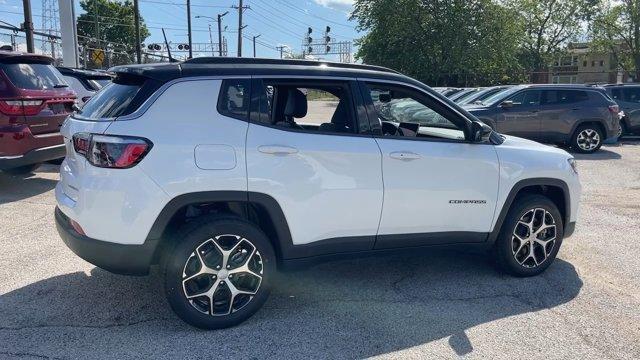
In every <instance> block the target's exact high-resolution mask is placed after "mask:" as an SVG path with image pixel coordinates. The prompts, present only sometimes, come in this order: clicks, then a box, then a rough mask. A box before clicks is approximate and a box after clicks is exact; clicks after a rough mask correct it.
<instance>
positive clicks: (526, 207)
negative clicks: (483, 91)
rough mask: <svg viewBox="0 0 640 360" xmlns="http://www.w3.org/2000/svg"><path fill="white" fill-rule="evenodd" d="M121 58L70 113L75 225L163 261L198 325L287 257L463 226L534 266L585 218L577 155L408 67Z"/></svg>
mask: <svg viewBox="0 0 640 360" xmlns="http://www.w3.org/2000/svg"><path fill="white" fill-rule="evenodd" d="M113 71H115V73H116V77H115V79H114V81H113V84H111V85H108V86H107V87H106V88H105V89H103V90H102V91H100V92H99V93H98V94H97V95H96V96H95V97H94V98H93V99H92V100H91V101H90V102H88V103H87V104H86V106H85V107H84V108H83V109H82V110H81V111H80V112H79V113H77V114H74V115H73V116H71V117H70V118H69V119H67V121H66V122H65V123H64V125H63V127H62V134H63V135H64V137H65V139H66V144H67V157H66V160H65V161H64V162H63V164H62V166H61V170H60V172H61V174H60V175H61V180H60V182H59V184H58V185H57V187H56V198H57V202H58V207H57V209H56V212H55V213H56V215H55V216H56V223H57V227H58V231H59V233H60V235H61V237H62V239H63V240H64V242H65V243H66V244H67V245H68V246H69V248H71V249H72V250H73V251H74V252H75V253H76V254H78V255H79V256H80V257H82V258H84V259H86V260H87V261H89V262H91V263H93V264H95V265H97V266H99V267H102V268H104V269H107V270H109V271H112V272H115V273H124V274H146V273H147V271H148V269H149V267H150V265H152V264H156V263H158V264H160V265H161V266H162V267H163V273H164V285H165V289H166V296H167V298H168V300H169V303H170V304H171V306H172V308H173V310H174V311H175V312H176V313H177V314H178V315H179V316H180V317H181V318H182V319H183V320H185V321H186V322H188V323H190V324H192V325H194V326H197V327H201V328H209V329H211V328H221V327H227V326H232V325H234V324H238V323H240V322H241V321H243V320H245V319H247V318H248V317H250V316H251V315H252V314H253V313H255V312H256V311H257V310H258V309H259V308H260V307H261V305H262V304H263V303H264V302H265V300H266V298H267V296H268V293H269V287H270V285H271V284H270V283H271V280H272V279H273V276H274V272H275V271H276V268H277V267H279V266H285V265H291V264H300V263H308V262H311V261H315V260H318V259H325V258H327V257H329V256H333V255H337V256H355V255H358V254H362V253H366V252H372V251H374V252H382V251H385V250H391V249H398V248H411V249H417V248H425V247H428V246H431V245H447V244H451V245H456V246H463V247H482V248H486V249H492V250H493V254H494V255H495V257H496V259H497V261H498V263H499V264H500V265H501V267H502V268H503V269H504V270H505V271H507V272H508V273H510V274H513V275H516V276H531V275H536V274H539V273H541V272H542V271H544V270H545V269H546V268H547V267H548V266H549V265H550V264H551V263H552V262H553V260H554V258H555V257H556V254H557V253H558V250H559V248H560V245H561V243H562V240H563V238H566V237H567V236H570V235H571V233H572V232H573V230H574V227H575V222H576V219H577V216H578V201H579V198H580V192H581V187H580V183H579V180H578V175H577V171H576V167H575V161H574V159H573V158H572V156H571V155H569V154H568V153H566V152H565V151H563V150H560V149H557V148H553V147H549V146H544V145H540V144H538V143H536V142H533V141H528V140H523V139H519V138H516V137H509V136H502V135H500V134H497V133H495V132H493V131H491V129H490V128H488V127H487V126H486V125H484V124H482V123H480V122H478V121H477V120H476V119H475V118H474V117H473V116H472V115H470V114H469V113H467V112H466V111H464V110H463V109H461V108H459V107H458V106H457V105H455V104H454V103H452V102H451V101H449V100H447V99H446V98H444V97H443V96H441V95H439V94H437V93H436V92H434V91H432V90H431V89H430V88H428V87H427V86H425V85H423V84H422V83H420V82H418V81H416V80H413V79H410V78H408V77H406V76H403V75H400V74H398V73H396V72H393V71H391V70H388V69H385V68H380V67H373V66H366V65H354V64H334V63H325V62H312V61H298V60H287V61H282V60H265V59H232V58H197V59H193V60H188V61H186V62H182V63H173V64H162V65H148V64H146V65H144V66H125V67H117V68H115V69H113ZM372 94H373V95H374V96H372ZM374 99H375V101H374ZM380 102H390V103H400V102H405V103H411V106H410V107H406V108H405V109H404V110H403V111H401V112H400V111H398V112H394V111H386V112H384V114H382V113H379V112H378V109H382V108H384V107H385V106H384V104H380ZM409 112H415V113H419V112H422V113H425V112H433V113H435V114H434V115H433V116H437V117H438V119H434V120H433V121H429V122H420V123H419V122H410V120H411V119H415V118H418V119H420V116H417V117H416V116H412V114H410V113H409ZM398 114H399V115H398ZM400 115H401V116H402V119H397V118H395V116H400ZM411 251H414V250H411Z"/></svg>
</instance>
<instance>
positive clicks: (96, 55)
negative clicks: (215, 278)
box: [91, 49, 104, 66]
mask: <svg viewBox="0 0 640 360" xmlns="http://www.w3.org/2000/svg"><path fill="white" fill-rule="evenodd" d="M91 61H93V63H94V64H96V65H98V66H102V63H103V62H104V51H102V49H94V50H91Z"/></svg>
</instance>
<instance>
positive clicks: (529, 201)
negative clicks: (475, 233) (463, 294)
mask: <svg viewBox="0 0 640 360" xmlns="http://www.w3.org/2000/svg"><path fill="white" fill-rule="evenodd" d="M563 236H564V228H563V224H562V217H561V215H560V211H558V208H557V207H556V205H555V204H554V203H553V202H552V201H551V200H549V199H548V198H546V197H544V196H542V195H534V194H530V195H525V196H522V197H520V198H518V199H516V201H515V202H514V204H513V205H512V208H511V209H510V210H509V213H508V214H507V217H506V219H505V221H504V223H503V225H502V229H501V230H500V234H499V235H498V239H497V240H496V243H495V254H496V260H497V263H498V265H499V266H500V268H502V270H504V271H505V272H507V273H509V274H511V275H515V276H534V275H538V274H540V273H542V272H543V271H544V270H546V269H547V268H548V267H549V266H550V265H551V263H552V262H553V260H554V259H555V258H556V255H557V254H558V250H559V249H560V245H562V238H563Z"/></svg>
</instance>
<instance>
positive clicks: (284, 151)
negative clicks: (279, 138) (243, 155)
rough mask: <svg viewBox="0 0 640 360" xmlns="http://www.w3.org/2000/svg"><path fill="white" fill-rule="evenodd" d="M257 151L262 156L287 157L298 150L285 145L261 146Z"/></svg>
mask: <svg viewBox="0 0 640 360" xmlns="http://www.w3.org/2000/svg"><path fill="white" fill-rule="evenodd" d="M258 151H260V152H261V153H263V154H271V155H289V154H295V153H297V152H298V149H296V148H294V147H291V146H285V145H261V146H258Z"/></svg>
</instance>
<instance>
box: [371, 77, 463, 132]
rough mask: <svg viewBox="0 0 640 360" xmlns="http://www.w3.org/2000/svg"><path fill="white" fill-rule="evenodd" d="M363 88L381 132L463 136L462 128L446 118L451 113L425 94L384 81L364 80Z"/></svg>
mask: <svg viewBox="0 0 640 360" xmlns="http://www.w3.org/2000/svg"><path fill="white" fill-rule="evenodd" d="M366 89H367V91H366V94H365V97H367V96H368V97H369V98H370V101H371V102H372V103H373V107H374V109H375V115H376V116H377V117H378V120H379V121H380V125H381V127H382V133H383V135H384V136H406V137H419V138H425V139H428V138H435V139H448V140H465V133H464V131H463V130H462V129H461V128H460V127H458V126H457V125H456V124H454V123H453V122H451V121H450V120H449V119H448V117H449V116H451V114H450V113H449V112H447V110H446V109H445V107H444V106H443V105H442V104H438V103H437V102H436V101H435V100H433V99H429V98H428V97H427V96H426V95H424V94H420V93H419V92H418V91H415V90H413V89H408V88H405V87H400V86H393V85H386V84H375V83H367V84H366ZM365 100H368V99H365ZM370 116H371V115H370Z"/></svg>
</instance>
